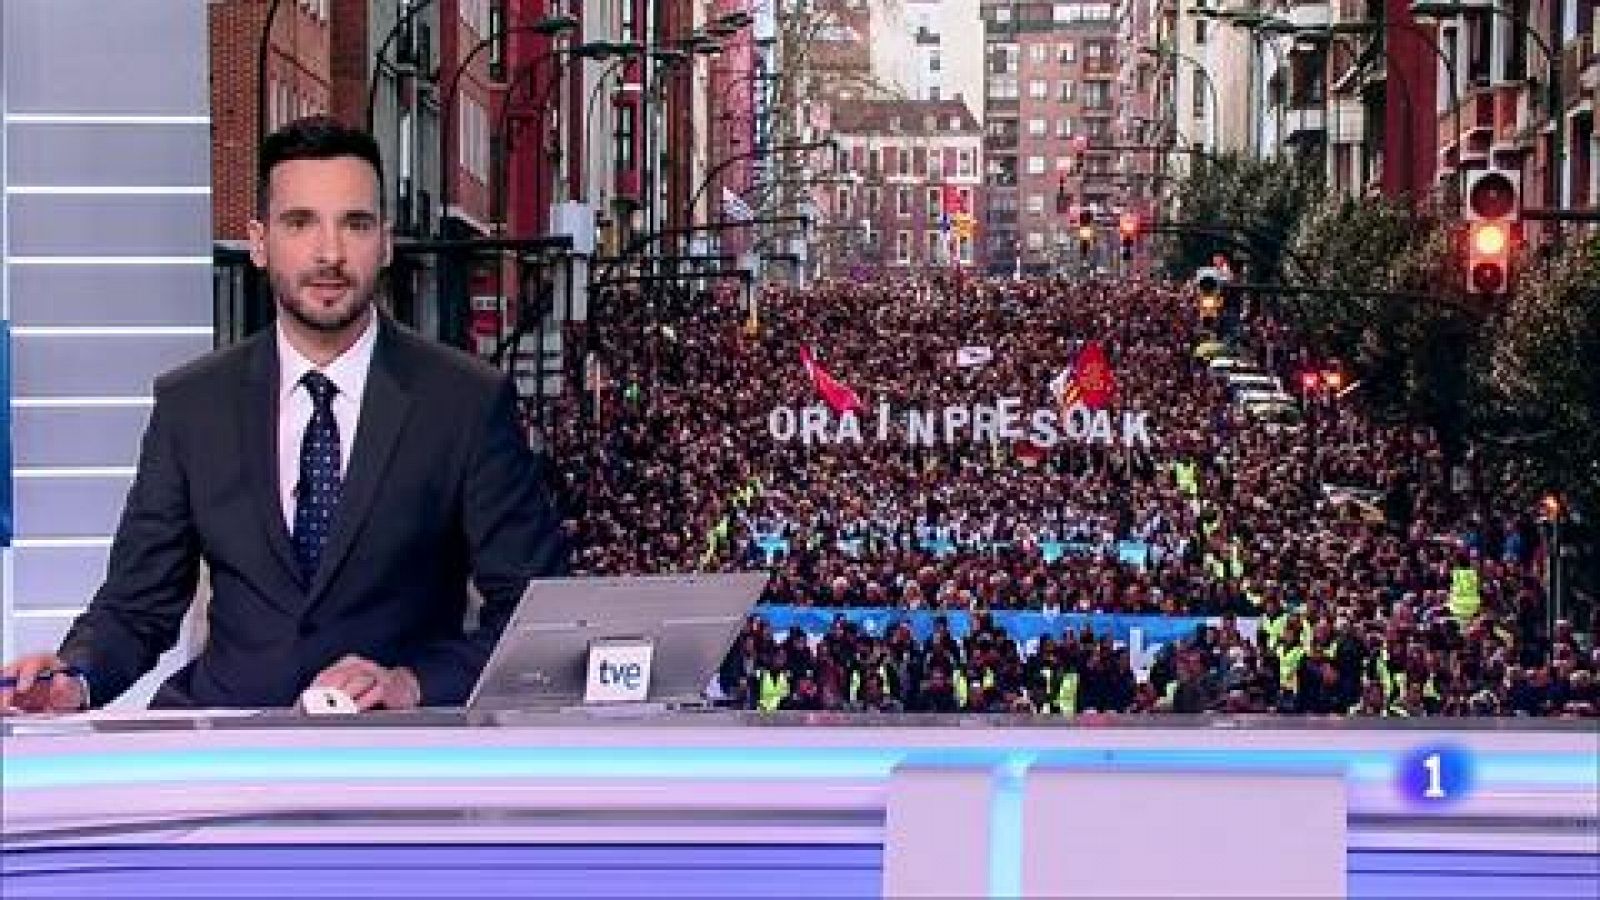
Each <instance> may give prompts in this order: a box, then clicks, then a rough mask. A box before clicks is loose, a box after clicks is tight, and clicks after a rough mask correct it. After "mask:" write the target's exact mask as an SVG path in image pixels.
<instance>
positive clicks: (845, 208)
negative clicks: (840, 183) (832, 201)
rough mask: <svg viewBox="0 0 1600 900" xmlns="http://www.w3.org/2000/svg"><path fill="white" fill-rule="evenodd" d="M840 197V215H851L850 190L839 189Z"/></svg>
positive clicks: (845, 188)
mask: <svg viewBox="0 0 1600 900" xmlns="http://www.w3.org/2000/svg"><path fill="white" fill-rule="evenodd" d="M838 196H839V205H838V210H839V215H841V216H848V215H850V189H849V188H847V187H842V188H839V195H838Z"/></svg>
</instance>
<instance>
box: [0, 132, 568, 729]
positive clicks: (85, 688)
mask: <svg viewBox="0 0 1600 900" xmlns="http://www.w3.org/2000/svg"><path fill="white" fill-rule="evenodd" d="M382 183H383V179H382V162H381V159H380V157H379V153H378V147H377V144H376V143H375V142H374V141H373V140H372V138H371V137H370V136H369V135H367V134H366V133H364V132H361V131H356V130H353V129H350V128H346V127H344V126H342V125H340V124H338V123H336V122H334V121H332V120H330V119H327V118H322V117H314V118H310V119H302V120H300V121H297V122H293V123H291V124H289V125H287V126H285V127H284V128H282V129H280V130H279V131H277V132H275V133H274V134H272V135H270V136H268V137H267V138H266V140H265V141H264V142H263V145H262V152H261V160H260V166H259V171H258V179H257V188H258V192H259V193H258V196H259V201H258V208H259V210H260V217H261V218H260V219H259V221H253V222H251V223H250V225H249V236H250V256H251V259H252V261H253V262H254V263H255V264H256V265H257V266H259V267H261V268H263V269H265V270H266V272H267V274H268V276H269V280H270V283H271V286H272V291H273V295H274V297H275V298H276V303H277V309H278V316H277V323H276V325H275V327H273V328H271V329H264V330H263V331H262V332H261V333H259V334H257V335H255V336H253V337H251V338H249V339H248V340H246V341H244V342H242V343H240V344H238V345H235V346H233V347H230V348H226V349H223V350H219V351H217V352H215V353H212V354H210V355H208V356H206V357H204V358H202V359H200V360H197V361H195V362H192V363H190V364H188V365H185V366H183V367H181V368H179V369H177V370H175V371H172V372H169V373H167V374H165V375H163V376H161V377H160V378H158V379H157V380H156V384H155V406H154V409H153V411H152V412H151V416H150V421H149V425H148V427H147V428H146V430H145V434H144V439H143V445H142V448H141V450H140V455H139V464H138V471H137V473H136V474H135V477H134V481H133V486H132V488H131V489H130V490H129V492H128V498H127V503H126V506H125V508H124V510H123V514H122V520H121V522H120V524H119V525H118V527H117V533H116V537H115V539H114V541H113V543H112V547H111V556H110V563H109V565H108V569H107V573H106V579H105V583H104V584H103V585H102V587H101V588H100V590H99V591H98V592H97V593H96V595H95V597H94V599H93V601H92V602H91V603H90V605H89V608H88V609H87V610H86V611H85V612H84V613H83V614H82V615H80V616H79V617H78V618H77V619H76V620H75V621H74V622H73V624H72V627H71V629H70V630H69V631H68V633H67V636H66V637H65V639H64V640H63V641H62V644H61V647H60V648H59V649H58V650H57V652H56V653H54V654H37V655H33V656H25V657H23V658H21V659H18V660H16V661H14V662H12V663H10V664H9V665H7V666H6V667H5V670H4V675H6V676H8V678H9V679H10V680H9V681H8V682H0V684H6V685H8V686H5V687H0V710H23V711H70V710H78V709H83V708H88V707H90V706H98V705H101V704H104V703H106V702H109V701H111V700H112V699H114V698H116V697H117V696H118V695H120V694H122V693H123V692H124V691H126V690H127V689H128V688H129V686H131V685H132V684H133V683H134V682H135V681H136V680H138V678H139V677H140V676H142V675H143V674H145V673H146V672H148V671H149V670H150V669H151V668H152V667H153V666H154V665H155V663H156V661H157V659H158V658H159V657H160V656H161V654H162V653H164V652H165V651H166V650H168V649H169V648H171V647H172V646H173V645H174V643H175V642H176V641H177V637H178V633H179V627H180V624H181V622H182V620H183V617H184V614H185V612H186V611H187V609H188V608H189V605H190V603H191V602H192V599H193V597H194V593H195V586H196V583H197V580H198V576H199V571H200V564H201V562H202V561H203V562H204V563H205V564H206V566H207V567H208V569H209V572H210V581H211V600H210V605H209V608H208V610H207V624H208V627H207V636H206V641H205V646H204V647H203V648H201V650H200V652H199V654H198V656H197V657H196V658H195V659H194V660H193V661H192V662H190V663H189V664H188V665H187V666H185V667H184V668H183V669H182V670H180V671H179V672H178V673H177V674H175V675H174V676H173V677H172V678H171V679H169V680H168V681H167V682H166V683H165V684H164V685H162V687H161V688H160V690H159V691H158V692H157V693H156V695H155V697H154V698H153V700H152V703H151V705H152V707H168V708H184V707H190V708H197V707H201V708H203V707H285V706H292V705H294V704H295V702H296V701H297V699H298V698H299V696H300V695H301V693H302V692H303V691H304V690H305V689H306V688H308V687H312V686H317V687H331V688H337V689H340V690H342V691H344V692H345V693H346V694H348V695H349V696H350V697H351V698H352V699H353V700H354V701H355V702H356V704H357V705H358V706H359V707H360V708H361V709H363V710H366V709H373V708H387V709H407V708H412V707H416V706H418V705H427V706H441V705H452V704H458V703H461V702H462V701H464V700H465V699H466V696H467V694H468V692H469V691H470V690H471V687H472V685H473V682H474V680H475V679H476V677H477V675H478V672H479V670H480V669H481V668H482V667H483V664H484V662H485V660H486V659H487V657H488V654H489V651H490V650H491V649H492V648H493V646H494V642H495V641H496V640H497V639H498V637H499V634H500V631H501V629H503V628H504V626H505V622H506V620H507V619H508V618H509V616H510V614H511V611H512V610H513V608H514V607H515V605H516V603H517V601H518V599H519V598H520V596H521V595H522V592H523V590H524V588H525V587H526V585H527V583H528V581H529V579H532V578H538V577H543V576H549V575H555V574H561V573H563V572H564V571H565V568H566V551H565V545H564V541H563V539H562V535H561V532H560V528H559V525H558V523H559V521H560V520H559V517H558V516H557V514H556V511H555V510H554V508H553V506H552V501H551V499H550V496H549V493H548V492H547V490H546V489H545V486H544V483H543V480H542V475H541V467H542V460H540V459H539V458H538V457H536V456H535V454H534V453H533V452H532V451H531V450H530V449H529V447H528V444H527V441H526V439H525V438H524V435H523V434H522V433H521V431H520V429H519V427H518V425H517V419H516V396H515V392H514V390H513V388H512V386H511V383H510V381H509V380H508V379H507V378H505V377H504V376H502V375H501V374H500V373H498V372H497V371H495V370H494V369H492V368H490V367H489V366H486V365H484V364H482V363H481V362H478V361H476V360H474V359H472V358H471V357H469V356H468V355H466V354H464V353H461V352H459V351H457V350H454V349H452V348H449V347H445V346H442V345H439V344H435V343H433V342H430V341H427V340H425V339H423V338H421V337H418V336H417V335H415V334H413V333H411V332H410V331H408V330H406V329H405V328H403V327H401V326H399V325H398V324H396V323H395V322H393V321H392V320H391V319H389V318H387V317H386V316H385V315H383V314H382V313H380V312H379V311H378V309H377V308H376V305H375V303H374V296H375V293H376V290H377V284H378V276H379V272H380V271H381V270H382V269H383V267H384V266H386V265H387V264H388V263H389V260H390V256H391V254H392V252H393V243H392V239H393V235H392V231H391V228H390V226H389V224H388V222H387V221H386V219H385V217H384V210H383V201H382ZM469 578H470V579H471V580H472V581H473V582H474V583H475V584H476V586H477V588H478V590H479V592H480V593H481V594H482V596H483V598H484V605H483V608H482V610H481V613H480V615H479V617H478V622H477V624H476V626H475V627H474V628H473V629H471V630H468V629H467V628H466V627H465V625H464V618H465V613H466V610H467V607H468V581H469Z"/></svg>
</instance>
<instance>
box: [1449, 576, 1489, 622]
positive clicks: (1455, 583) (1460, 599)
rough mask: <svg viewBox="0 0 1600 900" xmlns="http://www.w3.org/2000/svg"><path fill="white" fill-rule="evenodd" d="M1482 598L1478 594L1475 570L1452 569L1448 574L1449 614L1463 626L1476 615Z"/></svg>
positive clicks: (1481, 603)
mask: <svg viewBox="0 0 1600 900" xmlns="http://www.w3.org/2000/svg"><path fill="white" fill-rule="evenodd" d="M1481 605H1483V598H1482V597H1481V596H1480V595H1479V593H1478V570H1477V569H1454V570H1452V571H1451V572H1450V614H1451V615H1453V616H1455V617H1456V621H1458V622H1461V623H1462V624H1463V625H1465V624H1466V623H1467V622H1468V621H1470V620H1471V619H1472V617H1473V616H1476V615H1477V614H1478V607H1479V606H1481Z"/></svg>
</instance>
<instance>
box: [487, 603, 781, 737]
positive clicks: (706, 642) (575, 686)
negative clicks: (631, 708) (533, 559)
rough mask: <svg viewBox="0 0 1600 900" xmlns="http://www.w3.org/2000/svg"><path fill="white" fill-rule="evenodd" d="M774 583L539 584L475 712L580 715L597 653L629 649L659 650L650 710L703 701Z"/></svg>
mask: <svg viewBox="0 0 1600 900" xmlns="http://www.w3.org/2000/svg"><path fill="white" fill-rule="evenodd" d="M767 578H768V576H767V573H765V572H740V573H735V574H704V575H657V576H640V577H628V578H611V577H607V578H550V579H537V580H534V581H532V582H529V584H528V588H527V590H526V591H525V592H524V593H523V595H522V600H521V601H520V602H519V603H518V604H517V609H516V611H515V612H514V613H512V616H511V621H510V622H508V623H507V624H506V628H505V631H504V632H503V633H502V634H501V636H500V641H499V642H498V643H497V644H495V648H494V650H493V652H492V653H491V654H490V655H489V661H488V662H487V663H486V664H485V665H484V667H483V673H482V674H481V675H480V676H479V678H478V683H477V685H476V686H474V687H473V690H472V695H471V696H470V697H468V698H467V708H468V709H471V710H493V711H500V710H550V709H565V708H569V707H575V706H580V705H582V703H583V700H584V694H585V686H586V684H587V680H588V667H589V647H590V645H591V644H592V643H601V644H604V643H607V642H629V641H638V642H648V643H649V644H650V645H651V647H652V650H653V653H652V655H653V661H652V665H651V669H652V672H651V675H650V678H649V692H648V698H647V701H648V702H650V703H656V704H662V705H667V706H671V705H678V704H688V703H697V702H701V701H702V700H703V698H704V695H705V687H706V685H707V684H708V683H709V681H710V679H711V676H712V675H713V674H714V673H715V672H716V671H717V670H718V669H719V668H720V667H721V665H722V661H723V659H724V658H725V657H726V656H727V653H728V649H729V648H730V647H731V646H733V641H734V639H735V638H736V637H737V636H738V633H739V629H740V628H741V627H742V626H743V624H744V621H745V618H746V617H747V616H748V615H749V614H750V613H751V612H752V611H753V610H754V608H755V605H756V602H757V601H758V600H759V599H760V598H761V591H762V589H763V588H764V587H765V586H766V583H767Z"/></svg>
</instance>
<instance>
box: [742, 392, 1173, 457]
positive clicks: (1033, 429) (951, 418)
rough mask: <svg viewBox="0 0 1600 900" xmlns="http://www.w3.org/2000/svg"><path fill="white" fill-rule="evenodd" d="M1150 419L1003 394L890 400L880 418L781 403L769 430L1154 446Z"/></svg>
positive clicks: (782, 436) (810, 439) (803, 435)
mask: <svg viewBox="0 0 1600 900" xmlns="http://www.w3.org/2000/svg"><path fill="white" fill-rule="evenodd" d="M863 419H866V421H865V422H864V421H863ZM1149 419H1150V414H1149V413H1147V412H1145V411H1143V410H1121V411H1119V412H1117V413H1116V415H1115V416H1113V414H1112V412H1111V411H1110V410H1106V409H1090V408H1088V407H1087V406H1084V405H1083V404H1082V403H1079V404H1075V405H1074V406H1072V407H1071V408H1070V409H1068V410H1067V411H1066V414H1065V415H1063V414H1062V413H1061V412H1060V411H1059V410H1055V409H1036V410H1033V411H1032V412H1030V413H1027V414H1026V415H1024V412H1023V409H1022V400H1021V399H1020V398H1018V397H1001V398H998V399H997V400H996V401H995V402H994V403H993V404H983V403H978V404H973V405H971V406H947V407H945V408H944V409H942V410H933V409H907V410H901V411H900V412H898V413H897V412H896V411H895V409H894V408H893V406H891V405H890V404H889V403H888V402H882V403H879V404H878V409H877V413H876V416H873V415H872V414H871V413H869V412H867V411H866V410H863V411H862V414H861V415H859V416H858V415H857V414H856V413H855V412H846V413H844V414H843V415H839V416H835V415H834V414H833V413H832V411H831V410H829V409H828V407H826V406H823V405H821V404H818V405H815V406H808V407H804V408H800V409H796V408H794V407H789V406H780V407H777V408H776V409H774V410H772V412H771V413H769V414H768V416H767V432H768V434H770V435H771V436H772V439H773V440H775V441H781V442H785V443H786V442H788V441H795V440H798V441H800V442H801V443H803V444H807V445H810V444H861V443H864V442H865V441H867V440H876V441H887V440H891V439H899V440H903V441H905V442H907V443H909V444H912V445H913V446H922V447H932V446H934V445H935V444H941V443H943V444H957V443H989V444H998V443H1000V442H1002V441H1012V442H1020V441H1024V440H1026V441H1029V442H1031V443H1033V444H1035V445H1037V446H1039V447H1043V448H1046V449H1048V448H1050V447H1054V446H1055V445H1056V444H1059V443H1062V442H1063V441H1070V442H1073V443H1078V444H1103V445H1107V446H1109V445H1111V444H1121V445H1122V446H1124V447H1135V446H1137V447H1149V446H1150V445H1151V440H1150V422H1149Z"/></svg>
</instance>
